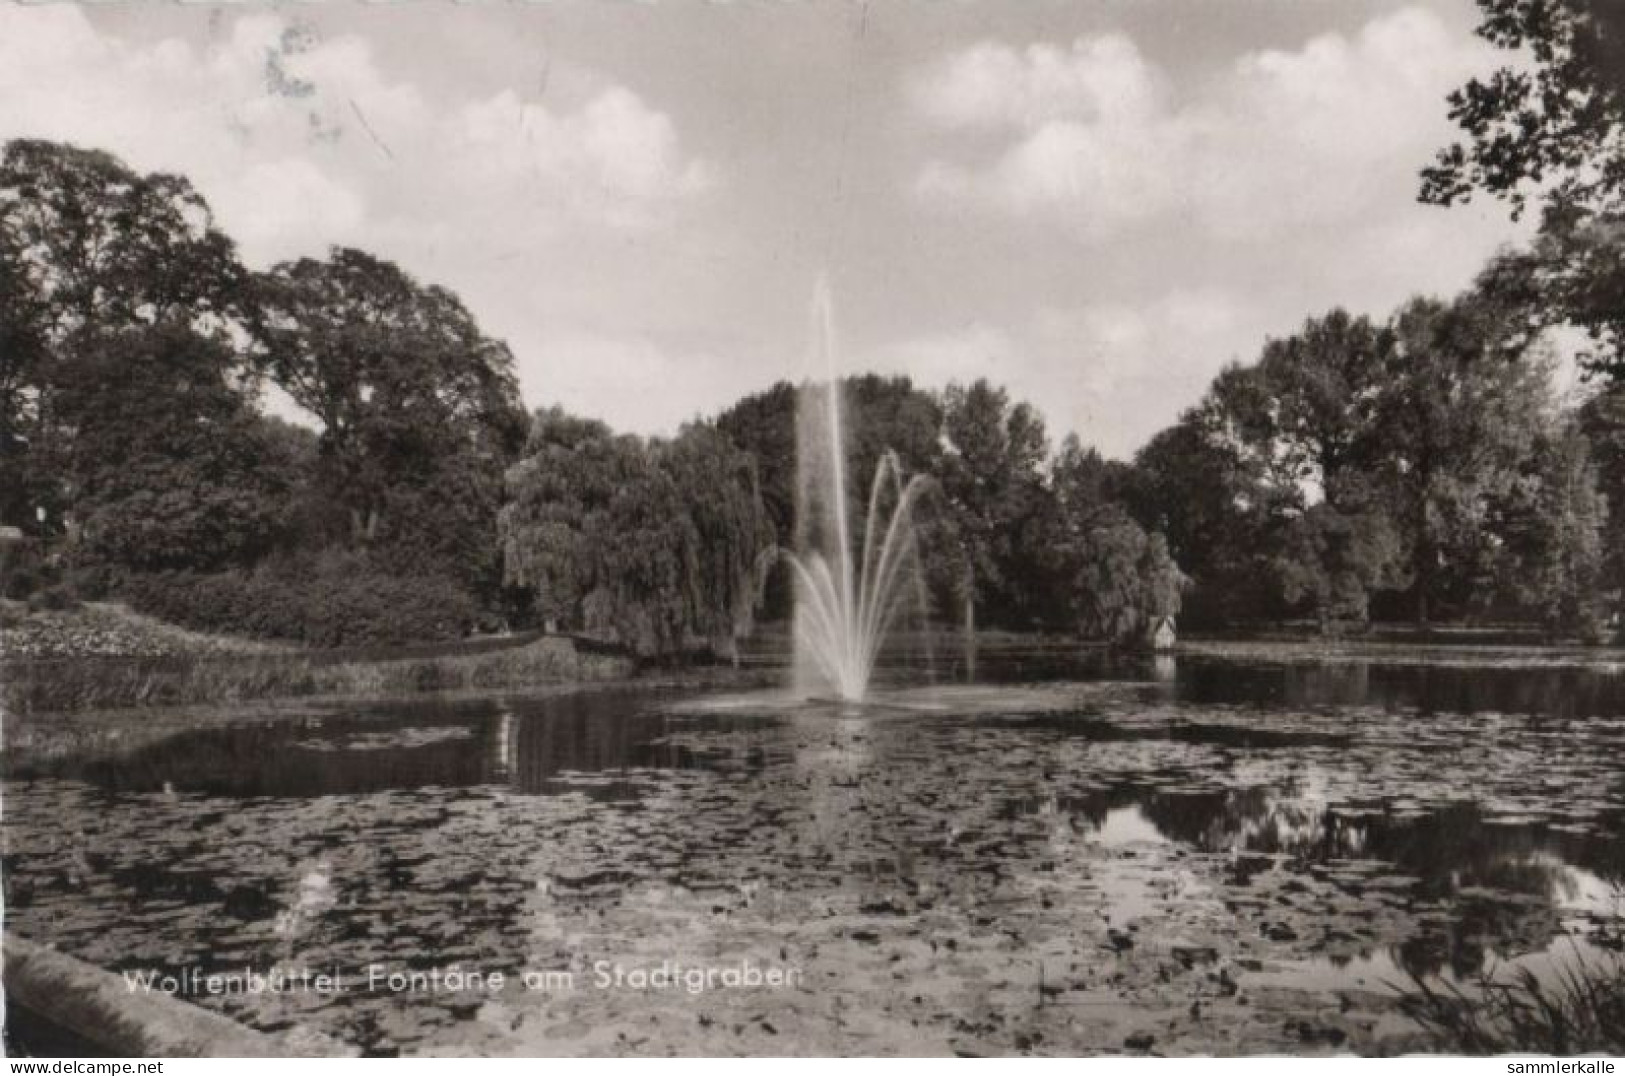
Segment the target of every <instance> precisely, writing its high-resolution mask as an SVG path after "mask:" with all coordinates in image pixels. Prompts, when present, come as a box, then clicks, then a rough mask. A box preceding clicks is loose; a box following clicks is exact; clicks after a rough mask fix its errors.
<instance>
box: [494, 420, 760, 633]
mask: <svg viewBox="0 0 1625 1076" xmlns="http://www.w3.org/2000/svg"><path fill="white" fill-rule="evenodd" d="M507 484H508V497H509V500H508V503H507V505H506V506H505V507H504V508H503V510H502V515H501V520H500V529H501V534H502V541H503V550H504V558H505V565H506V574H507V580H508V582H509V583H510V584H512V585H515V586H519V587H523V588H526V589H527V590H529V591H530V593H531V594H532V595H533V601H534V603H535V608H536V610H537V612H538V613H539V614H540V615H541V616H542V617H543V618H544V619H546V620H548V621H551V622H552V623H553V624H554V625H555V626H557V627H563V628H570V629H574V630H579V631H584V632H587V633H588V634H591V635H594V636H598V637H601V638H605V639H608V640H612V641H615V642H618V643H620V644H622V645H624V646H627V647H629V648H631V649H632V650H634V651H636V652H638V653H640V654H644V655H650V656H654V655H666V654H673V653H677V652H680V651H682V650H684V649H686V648H688V647H689V646H692V645H697V644H709V645H710V646H711V647H712V648H713V649H715V650H717V651H724V652H726V651H730V650H731V649H732V647H733V645H734V642H735V640H736V639H737V638H738V637H739V636H741V635H743V634H745V633H746V632H748V631H749V629H750V625H751V620H752V617H753V613H754V608H755V604H756V600H757V598H758V596H759V594H758V585H759V580H760V573H761V571H762V569H763V567H764V566H765V564H766V563H767V561H766V558H767V557H768V556H770V555H771V552H772V550H773V548H774V543H773V534H772V528H771V525H770V524H769V521H768V518H767V515H766V512H765V510H764V508H763V506H762V501H761V495H760V492H759V488H758V485H757V481H756V468H755V462H754V461H753V460H752V459H751V458H750V456H749V455H747V454H745V453H743V452H741V451H740V450H739V449H737V448H735V447H734V446H733V445H732V444H731V443H730V442H729V441H728V440H727V439H726V438H725V437H723V436H722V435H721V434H720V433H719V432H718V431H716V430H715V429H714V428H712V427H709V426H704V425H695V426H690V427H688V428H686V429H685V430H684V431H683V432H682V434H680V435H679V436H678V437H677V438H676V439H675V440H673V441H670V442H664V441H657V442H653V443H646V442H644V441H642V440H640V439H639V438H636V437H631V436H616V435H614V434H612V433H611V432H610V431H609V429H608V427H606V426H604V425H603V424H602V423H598V422H591V421H585V420H581V419H577V418H574V417H572V416H570V415H567V414H565V413H564V412H562V411H560V410H558V409H553V410H548V411H539V412H537V414H536V416H535V418H534V421H533V424H532V429H531V434H530V437H529V440H528V441H527V443H526V446H525V451H524V455H523V458H521V459H520V461H519V462H518V463H516V464H515V465H514V466H513V467H512V468H511V469H510V470H509V472H508V478H507Z"/></svg>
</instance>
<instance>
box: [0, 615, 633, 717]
mask: <svg viewBox="0 0 1625 1076" xmlns="http://www.w3.org/2000/svg"><path fill="white" fill-rule="evenodd" d="M447 650H448V651H450V652H446V653H423V652H422V649H421V648H419V649H416V650H411V651H407V652H406V653H405V654H404V655H401V656H389V655H387V654H384V655H378V656H371V655H368V656H348V655H343V654H334V653H331V652H327V651H320V650H300V649H295V648H290V647H285V646H278V645H274V644H265V643H257V642H253V641H249V640H238V639H229V638H221V637H215V636H208V635H202V634H199V633H197V632H189V631H185V630H184V629H180V628H176V627H174V626H173V625H169V624H164V623H162V622H160V621H155V620H152V619H151V618H149V617H142V616H140V615H139V614H135V613H131V612H129V611H128V610H125V609H123V608H122V607H119V606H99V605H98V606H91V605H86V606H83V607H81V608H79V609H75V610H68V611H60V612H52V613H44V614H41V613H33V614H29V615H27V616H26V617H23V616H12V617H9V618H8V620H7V622H6V624H5V625H4V627H3V628H0V658H3V659H4V660H0V707H3V708H4V710H5V712H6V713H8V714H12V715H17V716H21V715H32V714H41V713H55V712H82V711H87V710H119V709H132V708H140V707H164V706H188V705H195V704H215V703H219V704H232V703H242V702H252V701H259V700H266V699H277V698H308V697H316V696H386V695H408V694H415V693H420V692H445V691H477V690H510V689H520V688H526V687H532V686H536V685H541V684H552V683H590V682H598V681H604V680H613V679H622V678H625V677H627V676H630V675H631V674H632V673H633V672H634V671H636V670H635V664H634V662H632V661H631V660H630V659H628V658H625V657H621V656H618V655H614V654H606V653H593V652H589V651H586V650H584V649H582V648H581V647H579V646H577V645H576V643H575V642H574V641H573V640H571V639H568V638H563V637H556V636H550V637H542V638H534V639H529V640H526V641H523V642H520V643H519V644H518V645H509V646H501V647H491V648H485V649H475V648H470V647H468V646H463V647H460V648H459V647H457V646H455V645H453V646H448V647H447Z"/></svg>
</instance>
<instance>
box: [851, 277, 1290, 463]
mask: <svg viewBox="0 0 1625 1076" xmlns="http://www.w3.org/2000/svg"><path fill="white" fill-rule="evenodd" d="M1262 317H1263V314H1262V312H1261V311H1260V310H1259V309H1257V308H1256V307H1254V306H1253V305H1252V304H1251V303H1250V302H1248V301H1246V300H1244V299H1243V298H1241V297H1239V296H1236V295H1234V294H1231V293H1229V292H1225V291H1220V290H1213V289H1207V290H1183V289H1176V290H1173V291H1170V292H1168V293H1166V294H1164V295H1162V296H1160V297H1158V298H1156V299H1153V300H1150V301H1148V302H1144V303H1133V304H1130V303H1112V302H1100V303H1085V304H1081V305H1078V306H1075V307H1065V308H1055V307H1045V308H1040V309H1038V310H1037V311H1035V312H1034V313H1033V314H1032V316H1031V317H1029V318H1026V319H1024V320H1023V321H1022V322H1021V323H1020V324H1017V325H1013V326H1009V327H1005V326H999V325H994V324H990V323H987V322H982V321H973V322H970V323H967V324H966V325H964V326H963V327H962V328H961V329H960V330H959V331H957V332H949V333H941V334H933V335H928V336H922V337H917V338H910V339H905V340H899V341H895V342H893V343H890V344H887V345H884V346H882V347H878V348H875V349H873V350H872V351H870V352H867V353H865V354H862V355H859V356H857V357H856V358H857V359H858V362H857V364H856V365H857V367H858V368H862V369H875V370H880V371H885V372H891V373H900V374H907V375H908V376H909V377H911V378H912V379H914V381H915V382H916V383H917V384H920V385H922V386H927V387H932V388H940V387H942V386H944V385H946V384H947V383H949V382H951V381H959V382H969V381H973V380H975V379H976V378H979V377H986V378H989V379H990V380H992V381H993V382H995V383H996V384H1002V385H1004V386H1006V387H1007V388H1008V389H1009V390H1010V392H1011V394H1012V396H1014V397H1015V398H1016V399H1020V400H1026V401H1027V402H1029V403H1031V404H1033V405H1034V406H1036V407H1037V408H1038V409H1039V411H1040V412H1041V413H1042V414H1043V415H1044V417H1045V420H1046V423H1047V425H1048V427H1049V429H1050V432H1051V435H1052V437H1053V439H1054V440H1055V441H1056V442H1057V443H1059V441H1060V439H1061V437H1062V436H1064V435H1065V434H1066V433H1068V432H1076V433H1078V435H1079V436H1080V437H1082V438H1083V440H1084V441H1085V443H1089V444H1094V445H1096V446H1098V447H1099V448H1100V449H1101V450H1102V451H1104V452H1107V453H1108V454H1115V455H1119V456H1126V455H1128V454H1130V453H1132V452H1133V450H1134V449H1135V448H1137V447H1138V446H1139V445H1140V444H1142V443H1143V442H1144V441H1145V440H1146V439H1147V438H1148V437H1149V436H1150V435H1151V434H1152V433H1154V432H1155V431H1156V430H1158V429H1160V428H1161V427H1163V426H1165V425H1167V424H1168V423H1170V422H1172V421H1173V420H1174V419H1175V418H1176V417H1177V416H1178V413H1179V411H1180V410H1181V409H1182V408H1183V407H1185V406H1187V405H1189V404H1190V402H1191V401H1193V400H1194V399H1195V398H1197V397H1198V396H1200V395H1201V393H1202V391H1203V389H1204V388H1205V387H1206V386H1207V383H1208V382H1209V381H1210V380H1211V379H1212V378H1213V376H1214V374H1216V373H1217V372H1218V371H1219V369H1220V367H1222V366H1223V365H1224V363H1225V362H1227V361H1229V360H1230V359H1231V358H1235V357H1238V356H1239V355H1240V354H1241V352H1242V349H1245V348H1256V346H1257V342H1258V341H1259V340H1261V339H1262V337H1263V331H1264V330H1263V327H1262V326H1261V324H1260V321H1261V318H1262Z"/></svg>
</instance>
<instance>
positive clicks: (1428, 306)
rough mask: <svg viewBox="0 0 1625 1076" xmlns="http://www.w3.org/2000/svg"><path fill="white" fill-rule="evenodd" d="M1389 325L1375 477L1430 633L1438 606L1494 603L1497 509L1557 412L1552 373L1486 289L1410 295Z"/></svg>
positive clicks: (1470, 607)
mask: <svg viewBox="0 0 1625 1076" xmlns="http://www.w3.org/2000/svg"><path fill="white" fill-rule="evenodd" d="M1392 326H1393V333H1394V340H1395V344H1394V348H1393V351H1392V353H1391V355H1390V356H1389V359H1388V373H1387V376H1386V377H1385V379H1384V387H1383V390H1382V396H1381V401H1380V403H1379V405H1378V422H1377V428H1378V430H1379V431H1380V440H1381V444H1382V452H1381V456H1380V462H1379V470H1378V472H1377V474H1378V477H1377V481H1378V482H1379V483H1380V485H1381V487H1382V489H1383V491H1384V493H1385V503H1387V505H1388V506H1389V508H1390V510H1391V511H1392V512H1393V513H1394V514H1395V516H1396V518H1397V520H1398V522H1399V525H1400V532H1401V536H1402V540H1403V542H1404V544H1405V547H1406V549H1407V556H1406V560H1407V562H1408V565H1409V569H1410V577H1411V584H1412V588H1413V592H1414V595H1415V609H1416V618H1417V621H1418V623H1420V624H1421V625H1423V626H1426V624H1427V623H1428V621H1429V619H1430V616H1431V614H1432V612H1433V610H1434V609H1435V608H1437V607H1438V606H1439V605H1440V604H1441V603H1454V604H1455V606H1456V607H1457V609H1458V611H1466V612H1472V611H1474V610H1475V607H1476V608H1477V609H1482V608H1483V607H1484V606H1486V605H1487V604H1488V603H1489V602H1490V601H1491V600H1492V599H1493V596H1494V594H1495V592H1496V590H1497V587H1496V583H1495V557H1496V549H1497V543H1498V539H1497V536H1496V534H1495V529H1496V523H1495V519H1494V513H1495V507H1496V505H1497V503H1498V502H1500V501H1501V500H1503V499H1504V498H1505V497H1506V496H1507V495H1508V494H1509V491H1510V489H1511V487H1512V485H1513V484H1514V483H1516V481H1517V477H1518V469H1519V467H1520V466H1521V465H1522V464H1523V461H1524V460H1526V459H1527V458H1528V457H1529V455H1530V453H1531V450H1532V447H1533V445H1534V439H1535V435H1536V431H1537V430H1538V429H1539V428H1540V426H1541V423H1542V422H1543V421H1545V420H1546V417H1547V416H1548V415H1549V413H1550V411H1551V410H1552V407H1553V405H1552V403H1551V388H1550V368H1549V366H1548V365H1547V364H1546V363H1544V362H1543V361H1541V359H1540V358H1539V356H1538V354H1536V353H1533V352H1530V351H1528V350H1527V349H1528V346H1529V345H1528V340H1527V337H1525V336H1523V335H1522V334H1521V333H1520V332H1519V326H1518V324H1517V321H1516V313H1515V311H1509V310H1507V309H1506V308H1505V307H1503V306H1501V305H1498V304H1497V303H1496V302H1495V301H1494V298H1493V297H1491V296H1486V295H1485V294H1484V293H1482V292H1469V293H1468V294H1466V295H1464V296H1462V297H1461V298H1460V299H1458V300H1456V301H1455V302H1453V303H1443V302H1440V301H1438V300H1433V299H1413V300H1412V301H1410V302H1409V303H1407V304H1406V305H1405V306H1404V307H1402V308H1401V309H1400V310H1399V311H1398V312H1397V313H1396V314H1395V316H1394V318H1393V321H1392Z"/></svg>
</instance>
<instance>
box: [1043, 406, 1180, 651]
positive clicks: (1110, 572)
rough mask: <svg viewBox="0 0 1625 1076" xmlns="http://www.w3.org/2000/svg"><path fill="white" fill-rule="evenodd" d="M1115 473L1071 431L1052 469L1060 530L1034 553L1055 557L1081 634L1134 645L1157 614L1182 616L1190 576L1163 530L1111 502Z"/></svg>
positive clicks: (1059, 589)
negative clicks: (1144, 524) (1145, 526)
mask: <svg viewBox="0 0 1625 1076" xmlns="http://www.w3.org/2000/svg"><path fill="white" fill-rule="evenodd" d="M1115 470H1116V468H1114V467H1113V466H1112V465H1111V464H1110V463H1108V462H1107V461H1105V460H1103V459H1102V458H1101V456H1100V454H1099V453H1098V452H1096V451H1094V450H1093V449H1087V450H1086V449H1084V448H1083V447H1082V445H1081V444H1080V443H1079V441H1078V439H1077V436H1076V435H1073V434H1069V435H1068V436H1067V438H1066V440H1065V442H1063V444H1062V446H1061V451H1060V453H1059V454H1058V455H1057V456H1056V459H1055V462H1054V464H1053V465H1052V466H1051V469H1050V489H1051V490H1052V492H1053V495H1054V500H1053V504H1054V521H1053V531H1052V532H1051V534H1050V535H1049V536H1048V540H1047V541H1046V542H1045V543H1044V544H1043V546H1042V547H1041V548H1040V549H1035V550H1031V551H1030V554H1031V555H1033V556H1034V557H1035V559H1039V560H1043V561H1048V563H1049V565H1050V567H1051V570H1052V571H1054V573H1055V579H1056V583H1057V584H1058V585H1057V586H1055V587H1054V588H1053V591H1054V593H1055V595H1056V596H1057V597H1058V598H1059V599H1060V600H1061V602H1062V605H1063V611H1064V615H1065V616H1066V618H1067V620H1068V621H1069V622H1070V623H1071V624H1072V626H1073V627H1075V628H1076V630H1077V631H1078V632H1079V633H1080V634H1082V635H1084V636H1087V637H1094V638H1105V639H1109V640H1111V641H1113V642H1128V641H1133V640H1137V639H1139V638H1141V637H1143V635H1144V633H1145V631H1146V628H1147V627H1148V626H1149V625H1150V624H1151V623H1152V621H1153V620H1154V618H1156V617H1162V616H1177V615H1178V613H1179V610H1180V601H1181V595H1182V592H1183V591H1184V589H1185V586H1186V584H1187V580H1186V577H1185V575H1184V573H1182V572H1181V571H1180V570H1179V567H1178V565H1176V564H1175V563H1174V560H1173V558H1172V557H1171V556H1169V553H1168V544H1167V542H1166V541H1165V540H1164V539H1163V537H1162V535H1161V534H1156V533H1151V534H1147V533H1146V531H1145V530H1144V529H1143V528H1141V527H1140V525H1139V524H1137V523H1136V522H1135V521H1134V520H1133V519H1132V518H1131V517H1130V516H1129V514H1128V512H1127V511H1126V510H1125V509H1124V508H1123V506H1122V505H1121V504H1120V503H1118V502H1117V501H1115V500H1113V499H1112V495H1111V486H1112V483H1113V476H1114V471H1115Z"/></svg>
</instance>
